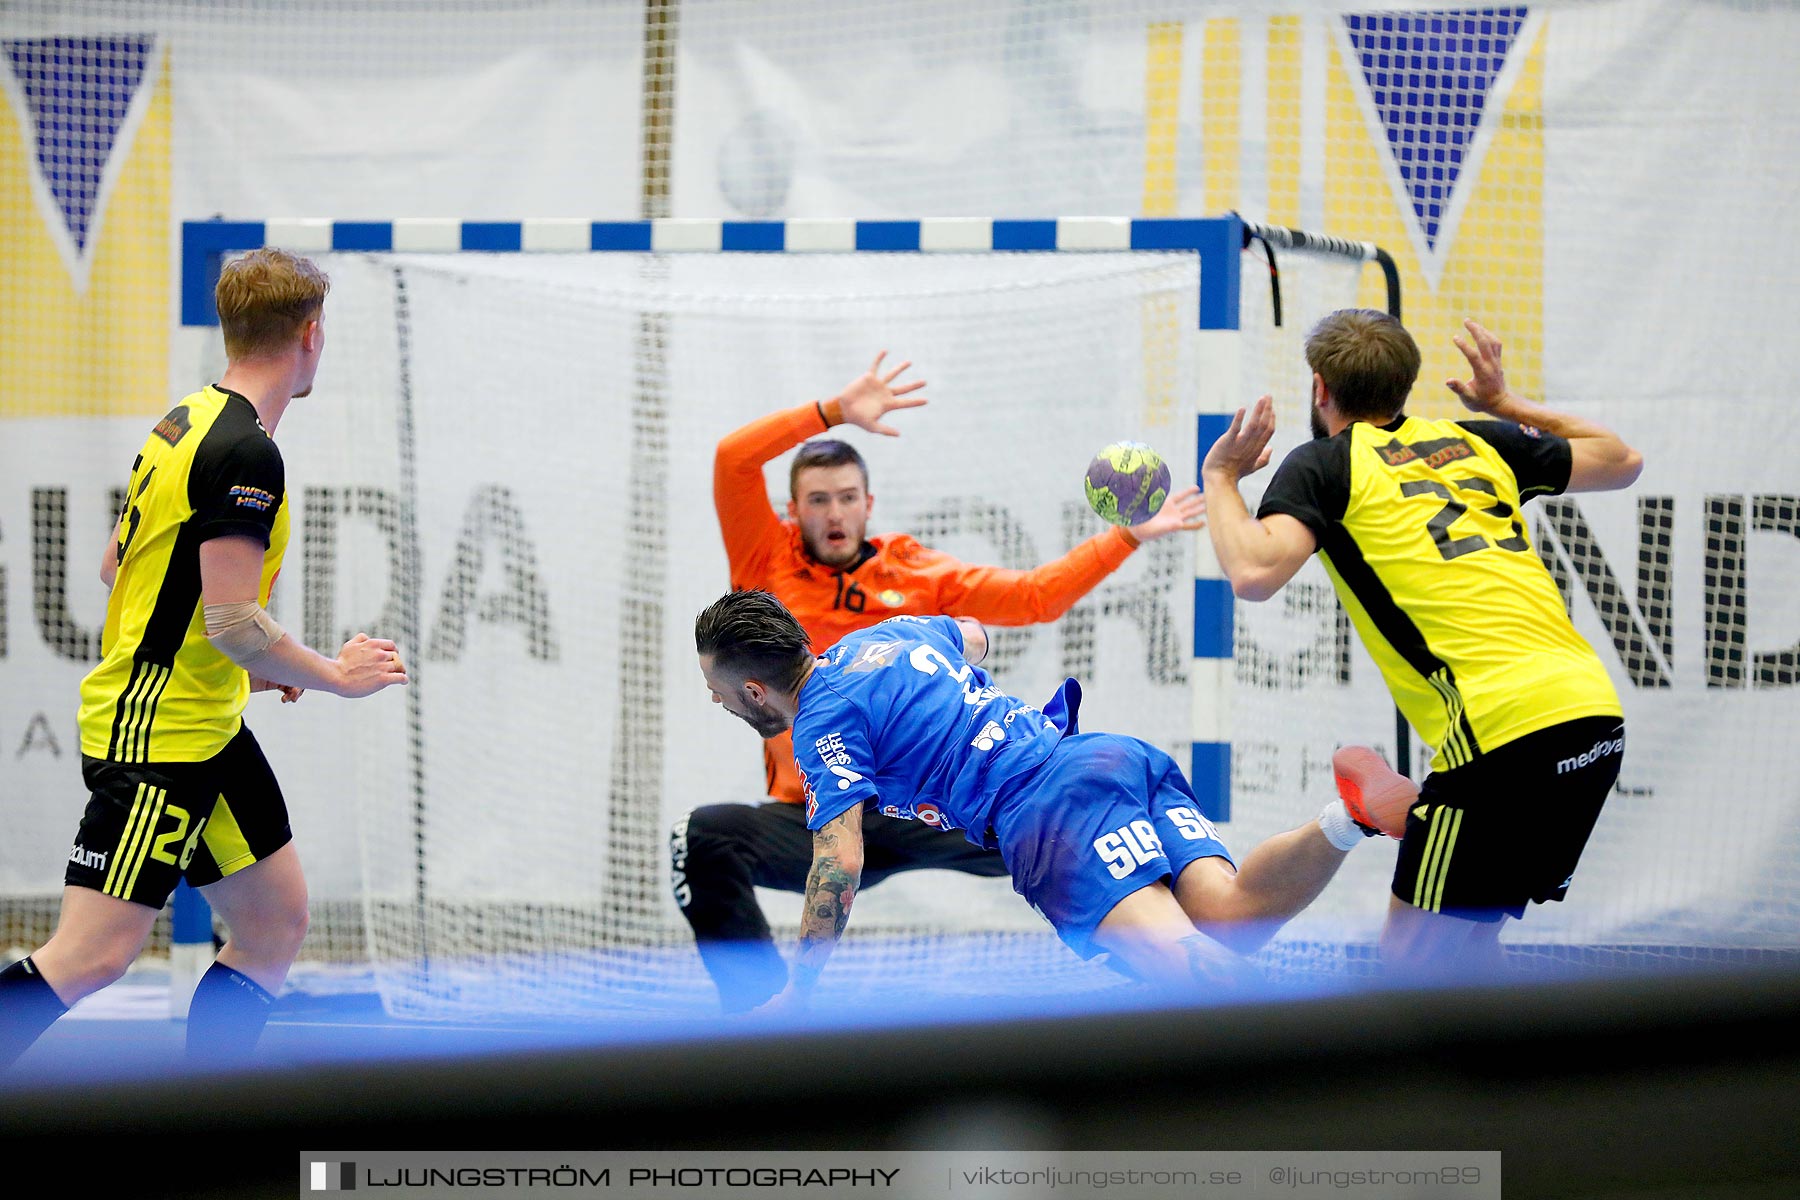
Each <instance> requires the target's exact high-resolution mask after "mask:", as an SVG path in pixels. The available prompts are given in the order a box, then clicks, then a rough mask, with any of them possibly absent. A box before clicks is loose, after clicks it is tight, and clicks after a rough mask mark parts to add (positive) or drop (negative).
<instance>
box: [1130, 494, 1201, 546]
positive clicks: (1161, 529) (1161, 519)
mask: <svg viewBox="0 0 1800 1200" xmlns="http://www.w3.org/2000/svg"><path fill="white" fill-rule="evenodd" d="M1205 528H1206V495H1205V493H1203V492H1202V491H1201V490H1200V485H1199V484H1197V483H1190V484H1188V485H1187V486H1186V487H1184V488H1182V489H1181V490H1180V491H1179V492H1175V493H1174V494H1172V495H1171V496H1169V498H1168V499H1166V500H1164V501H1163V505H1162V507H1161V508H1159V509H1157V510H1156V515H1155V516H1154V517H1151V518H1150V519H1149V520H1148V521H1143V522H1140V523H1139V524H1136V525H1133V526H1132V527H1131V534H1132V536H1133V537H1135V538H1137V540H1138V541H1140V542H1154V541H1155V540H1156V539H1157V538H1160V537H1168V536H1169V535H1170V534H1171V533H1180V532H1181V531H1182V530H1184V529H1185V530H1194V529H1205Z"/></svg>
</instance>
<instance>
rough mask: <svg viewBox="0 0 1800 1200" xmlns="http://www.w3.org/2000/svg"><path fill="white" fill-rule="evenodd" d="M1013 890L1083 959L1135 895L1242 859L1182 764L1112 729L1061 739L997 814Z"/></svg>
mask: <svg viewBox="0 0 1800 1200" xmlns="http://www.w3.org/2000/svg"><path fill="white" fill-rule="evenodd" d="M994 837H995V840H996V841H997V842H998V843H999V847H1000V854H1001V856H1002V857H1003V858H1005V860H1006V866H1007V869H1008V870H1009V871H1010V872H1011V873H1012V880H1013V890H1014V891H1016V892H1018V893H1019V895H1021V896H1023V897H1025V899H1026V900H1027V901H1029V902H1030V904H1031V906H1032V907H1033V908H1035V909H1037V911H1038V912H1039V914H1041V915H1042V916H1043V917H1044V919H1045V920H1047V921H1049V922H1050V924H1052V925H1054V926H1055V927H1056V932H1057V933H1058V934H1059V935H1060V936H1061V937H1062V940H1063V941H1064V942H1066V943H1067V944H1068V946H1069V948H1070V949H1071V950H1073V951H1075V953H1077V954H1079V955H1081V956H1082V957H1083V958H1092V957H1094V955H1096V954H1099V953H1101V950H1100V948H1099V947H1097V946H1095V945H1094V944H1093V937H1094V930H1095V929H1097V928H1099V925H1100V922H1101V921H1103V920H1105V918H1106V914H1107V913H1109V912H1111V911H1112V910H1113V908H1114V907H1115V906H1116V905H1117V904H1118V903H1119V901H1121V900H1123V899H1124V898H1125V897H1127V896H1129V895H1131V893H1133V892H1136V891H1140V890H1142V889H1143V888H1146V887H1149V886H1150V885H1151V884H1153V883H1156V882H1158V881H1159V880H1161V881H1168V880H1173V879H1176V878H1178V877H1179V876H1180V875H1181V872H1182V871H1183V870H1185V869H1186V868H1187V867H1189V866H1190V865H1192V864H1193V863H1195V862H1198V861H1199V860H1200V859H1203V858H1223V859H1224V860H1225V861H1226V862H1230V863H1232V865H1233V866H1235V865H1236V863H1235V862H1234V861H1233V859H1232V857H1231V852H1230V851H1229V850H1227V849H1226V848H1225V843H1224V842H1222V841H1220V840H1219V834H1218V831H1217V830H1216V829H1214V828H1213V826H1212V822H1210V821H1208V820H1207V819H1206V818H1205V817H1204V816H1202V815H1201V813H1200V804H1199V802H1198V801H1197V800H1195V799H1194V791H1193V788H1191V787H1189V786H1188V781H1187V778H1186V776H1184V775H1182V773H1181V768H1180V767H1179V766H1177V765H1176V763H1175V760H1174V759H1172V758H1170V757H1169V756H1168V755H1167V754H1165V753H1163V752H1162V751H1161V750H1158V749H1157V748H1156V747H1155V746H1152V745H1150V744H1149V743H1148V742H1142V741H1139V740H1138V739H1137V738H1132V737H1123V736H1121V735H1119V734H1112V733H1084V734H1079V735H1077V736H1075V737H1067V738H1064V739H1063V740H1062V742H1061V744H1059V745H1058V746H1057V747H1056V749H1055V751H1054V752H1052V753H1051V755H1050V757H1049V758H1048V759H1047V760H1046V761H1045V763H1044V765H1043V766H1042V767H1040V768H1039V769H1038V770H1036V771H1035V772H1033V773H1032V774H1030V775H1028V776H1027V777H1025V779H1023V780H1021V781H1020V782H1019V783H1018V784H1017V785H1016V786H1011V787H1009V788H1008V789H1007V791H1006V793H1005V794H1004V795H1002V797H1001V798H1000V800H999V802H998V803H997V804H996V805H995V810H994Z"/></svg>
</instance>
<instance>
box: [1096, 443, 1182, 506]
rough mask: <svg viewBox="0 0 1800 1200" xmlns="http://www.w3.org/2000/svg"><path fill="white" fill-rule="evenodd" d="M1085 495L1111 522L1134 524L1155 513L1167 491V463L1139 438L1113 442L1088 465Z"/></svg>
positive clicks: (1166, 495)
mask: <svg viewBox="0 0 1800 1200" xmlns="http://www.w3.org/2000/svg"><path fill="white" fill-rule="evenodd" d="M1086 487H1087V499H1088V504H1090V505H1091V506H1092V507H1093V509H1094V511H1095V512H1097V513H1099V514H1100V516H1101V517H1102V518H1104V519H1105V520H1107V521H1110V522H1111V523H1112V524H1114V525H1137V524H1140V523H1142V522H1144V521H1147V520H1149V519H1150V518H1151V517H1153V516H1155V515H1156V510H1157V509H1159V508H1161V507H1162V505H1163V501H1164V500H1166V499H1167V498H1168V495H1169V464H1168V463H1166V462H1164V461H1163V459H1162V455H1160V454H1158V453H1157V452H1156V451H1154V450H1152V449H1151V448H1150V447H1148V446H1146V445H1144V443H1142V442H1114V443H1113V444H1112V445H1110V446H1108V447H1107V448H1106V449H1104V450H1102V451H1100V453H1098V454H1096V455H1094V461H1093V462H1091V463H1089V464H1088V469H1087V484H1086Z"/></svg>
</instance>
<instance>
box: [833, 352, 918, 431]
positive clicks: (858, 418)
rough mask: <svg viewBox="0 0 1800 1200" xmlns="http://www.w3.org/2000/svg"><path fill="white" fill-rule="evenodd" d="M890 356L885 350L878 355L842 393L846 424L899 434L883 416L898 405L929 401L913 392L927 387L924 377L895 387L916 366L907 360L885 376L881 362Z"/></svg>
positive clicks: (913, 405)
mask: <svg viewBox="0 0 1800 1200" xmlns="http://www.w3.org/2000/svg"><path fill="white" fill-rule="evenodd" d="M886 357H887V351H886V350H883V351H882V352H881V353H880V354H877V355H876V356H875V362H874V364H873V365H871V366H870V367H869V369H868V370H867V371H865V372H863V373H862V374H861V375H859V376H857V377H856V378H855V379H853V380H851V381H850V384H849V386H848V387H846V388H845V389H844V390H843V391H842V392H840V393H838V397H837V402H838V410H839V411H840V412H842V413H843V416H844V421H845V423H846V424H849V425H854V426H856V427H857V428H858V429H866V430H868V431H869V432H870V433H879V434H882V435H884V436H886V437H899V436H900V431H899V430H898V429H895V428H894V427H893V426H891V425H887V424H884V423H883V422H882V420H881V418H882V417H884V416H886V415H887V414H888V413H890V412H893V411H894V410H895V409H897V408H918V407H919V406H921V405H923V404H925V403H927V401H926V399H925V397H923V396H914V395H912V394H911V393H913V392H916V391H918V390H919V389H920V388H922V387H924V386H925V381H924V380H923V379H915V380H913V381H911V382H910V383H903V384H901V385H900V386H899V387H895V386H894V381H895V380H896V379H899V378H900V376H901V375H902V374H904V373H905V372H906V370H907V368H909V367H911V366H912V363H910V362H903V363H901V364H900V365H899V366H897V367H895V368H894V369H893V370H891V371H889V372H887V373H886V374H885V375H884V374H882V371H881V362H882V360H883V359H885V358H886Z"/></svg>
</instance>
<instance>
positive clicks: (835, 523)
mask: <svg viewBox="0 0 1800 1200" xmlns="http://www.w3.org/2000/svg"><path fill="white" fill-rule="evenodd" d="M885 358H886V352H885V351H883V352H882V353H881V354H878V355H876V357H875V361H874V363H873V364H872V365H871V366H870V367H869V369H868V371H866V372H864V373H863V374H862V375H860V376H858V377H857V378H856V379H854V380H852V381H851V382H850V383H849V385H848V386H846V387H845V388H844V390H843V391H842V392H840V393H839V394H838V395H836V396H834V397H832V398H831V399H829V400H823V401H818V402H815V403H807V404H802V405H800V406H798V407H796V408H791V409H784V410H782V411H780V412H776V413H771V414H770V415H769V416H766V417H763V418H761V419H759V420H756V421H752V422H751V423H750V424H748V425H746V426H744V427H743V428H742V429H739V430H737V431H736V432H735V433H732V434H730V435H729V436H727V437H726V438H725V439H724V440H723V441H721V442H720V443H719V448H718V452H717V454H716V455H715V457H714V459H713V504H714V506H715V508H716V509H717V510H718V514H719V526H720V529H721V531H722V532H723V534H724V538H725V553H726V557H727V559H728V560H729V562H730V568H731V586H732V587H733V588H734V589H738V590H749V589H756V590H762V591H767V592H770V593H772V594H773V595H775V596H776V597H777V598H778V599H780V601H781V602H782V604H783V605H785V606H786V607H787V608H788V610H789V611H791V612H792V613H793V614H794V616H795V617H796V618H798V620H799V621H800V624H801V626H802V627H803V628H804V629H805V630H806V633H807V636H809V637H810V638H811V639H812V649H813V650H814V651H815V652H821V653H822V652H823V651H824V650H825V649H826V648H827V647H829V646H831V645H832V644H833V643H835V642H837V641H838V640H839V639H840V638H842V637H843V636H844V635H845V634H847V633H851V632H853V631H855V630H858V629H863V628H866V627H868V626H870V625H873V624H875V623H876V622H878V621H882V620H886V619H887V618H888V617H892V616H898V615H902V614H906V615H913V616H933V615H938V614H944V615H948V616H966V617H974V618H975V619H976V620H979V621H983V622H985V623H987V624H991V625H1032V624H1038V623H1042V622H1046V621H1054V620H1056V619H1057V618H1058V617H1060V616H1062V615H1063V614H1064V613H1065V612H1067V611H1068V610H1069V609H1070V608H1071V607H1073V606H1074V604H1075V602H1076V601H1078V600H1080V599H1081V598H1082V597H1083V596H1085V595H1086V594H1087V593H1088V592H1090V591H1092V590H1093V588H1094V587H1095V585H1097V584H1098V583H1099V582H1100V581H1101V580H1102V579H1105V578H1106V577H1107V576H1108V575H1109V574H1111V573H1112V572H1113V571H1115V570H1117V569H1118V567H1119V566H1120V564H1122V563H1123V562H1124V561H1125V560H1126V559H1127V558H1129V557H1130V556H1131V553H1132V551H1134V550H1136V549H1137V548H1138V547H1139V546H1140V545H1142V544H1143V543H1145V542H1150V541H1154V540H1156V539H1157V538H1162V537H1167V536H1169V535H1170V534H1173V533H1177V532H1182V531H1189V532H1191V531H1193V530H1197V529H1200V528H1202V527H1203V526H1204V525H1205V521H1204V519H1203V517H1204V513H1205V500H1204V498H1203V497H1202V496H1201V495H1200V489H1199V487H1198V486H1189V487H1187V488H1183V489H1181V490H1179V491H1176V492H1174V493H1172V494H1171V495H1170V496H1169V498H1168V500H1167V501H1166V502H1165V503H1164V504H1163V506H1162V508H1161V509H1160V510H1159V511H1158V512H1157V513H1156V515H1155V516H1153V517H1151V518H1150V519H1149V520H1147V521H1145V522H1143V523H1142V524H1139V525H1134V526H1131V527H1129V528H1125V527H1118V526H1115V527H1113V528H1110V529H1107V530H1105V531H1104V532H1102V533H1099V534H1096V535H1095V536H1093V537H1091V538H1089V539H1088V540H1087V541H1085V542H1083V543H1081V544H1080V545H1079V546H1076V547H1075V548H1074V549H1073V550H1071V551H1069V552H1068V553H1067V554H1065V555H1063V556H1062V557H1061V558H1058V559H1056V560H1054V561H1052V562H1048V563H1045V564H1043V565H1042V566H1040V567H1037V568H1035V569H1033V570H1029V571H1019V570H1008V569H1005V568H1001V567H991V566H976V565H974V564H970V563H964V562H959V561H958V560H957V559H955V558H952V557H951V556H950V555H948V554H944V553H942V552H941V551H937V550H933V549H931V548H929V547H926V546H922V545H920V544H919V543H918V542H917V541H916V540H914V539H913V538H912V537H909V536H908V535H906V534H903V533H890V534H881V535H877V536H875V537H870V536H868V522H869V514H870V512H871V511H872V510H873V508H874V504H875V498H874V496H873V495H872V494H871V493H870V491H869V473H868V468H867V466H866V465H865V464H864V462H863V459H862V456H861V455H860V454H858V453H857V451H856V449H855V447H853V446H850V445H848V444H847V443H845V442H841V441H835V440H827V439H819V440H815V441H807V440H806V439H808V438H811V437H813V436H814V435H816V434H820V433H824V432H825V431H826V430H828V429H831V428H832V427H833V426H837V425H854V426H856V427H857V428H859V429H863V430H866V431H868V432H870V433H875V434H880V435H883V436H886V437H897V436H898V435H899V431H898V430H896V429H894V428H892V427H891V426H889V425H887V424H886V423H885V422H884V420H883V418H884V417H886V416H887V414H888V413H890V412H893V411H895V410H896V409H907V408H918V407H920V406H922V405H924V404H925V403H926V399H925V397H924V396H922V395H919V394H918V393H919V392H920V391H921V390H922V389H923V388H924V387H925V382H924V381H923V380H912V381H908V382H901V376H902V375H904V374H905V373H906V371H907V369H908V368H909V367H911V365H912V364H911V363H902V364H900V365H899V366H897V367H894V368H891V369H888V370H885V371H884V370H883V366H882V364H883V360H884V359H885ZM802 443H804V444H803V445H802ZM797 445H798V446H800V447H801V448H800V452H799V453H798V454H796V455H795V456H794V459H793V463H792V465H791V466H790V467H789V470H788V481H789V489H790V494H791V498H790V499H789V501H788V505H787V519H786V520H783V519H781V518H780V517H778V516H777V515H776V513H775V511H774V509H773V508H771V507H770V506H769V503H768V499H767V491H766V485H765V483H764V479H763V464H765V463H767V462H768V461H770V460H771V459H773V458H776V457H777V456H779V455H782V454H785V453H786V452H787V451H789V450H791V449H793V448H794V447H795V446H797ZM763 763H764V767H765V769H766V771H767V788H768V795H769V800H768V801H767V802H765V803H761V804H709V805H705V806H703V807H700V808H696V809H694V810H693V811H692V812H691V813H689V814H688V815H687V816H686V817H684V818H682V819H681V820H680V821H679V822H677V823H676V825H675V829H674V831H673V835H672V837H671V842H670V857H671V862H672V865H673V868H674V875H673V882H674V889H675V899H676V902H677V903H678V904H680V906H681V911H682V914H683V915H684V916H685V917H687V920H688V924H689V925H691V926H692V927H693V930H694V938H695V941H696V943H697V944H698V946H699V950H700V956H701V959H702V960H703V961H704V962H705V964H706V967H707V970H708V971H709V972H710V973H711V974H712V977H713V981H714V983H716V984H717V985H718V988H719V995H720V999H721V1001H722V1003H723V1005H724V1007H725V1010H726V1011H727V1012H737V1011H743V1010H746V1009H750V1008H754V1007H756V1006H757V1005H759V1004H761V1003H763V1002H764V1001H765V1000H767V999H769V998H770V997H771V996H773V995H774V994H775V993H776V992H778V991H780V990H781V989H782V988H783V987H784V986H786V984H787V976H788V972H787V964H786V963H785V962H784V961H783V959H782V957H781V954H780V952H779V951H778V950H776V948H775V944H774V941H773V939H772V938H771V937H770V935H769V925H768V922H767V920H765V919H764V917H763V913H762V909H761V907H760V906H759V905H758V904H757V901H756V894H755V892H754V890H753V889H754V888H756V887H770V888H779V889H781V890H783V891H790V892H799V891H802V890H804V889H805V887H806V873H807V871H808V869H809V868H810V867H811V865H812V852H813V847H812V835H811V834H810V833H809V832H808V831H807V828H806V814H805V813H804V812H803V811H802V810H801V807H800V798H801V789H800V777H799V773H798V771H797V770H796V768H795V765H794V753H793V743H792V740H791V738H790V736H789V735H788V734H787V733H786V732H782V733H780V734H778V735H776V736H774V737H771V738H769V739H768V740H767V741H765V742H764V744H763ZM863 832H864V844H865V861H864V870H863V876H862V880H863V886H864V887H865V888H867V887H872V886H873V885H875V884H877V883H879V882H881V881H882V880H883V879H886V878H887V877H888V876H889V875H893V874H896V873H897V872H900V871H910V870H916V869H919V868H923V867H935V868H939V869H946V870H952V871H962V872H965V873H967V874H970V875H984V876H1002V875H1005V874H1006V873H1007V872H1006V865H1005V864H1004V863H1003V862H1001V860H1000V856H999V855H998V854H997V853H995V852H993V851H991V850H983V849H981V848H980V847H978V846H974V845H972V844H970V843H969V842H968V841H967V840H966V839H964V838H963V837H961V836H960V835H959V834H957V833H956V832H955V831H950V830H939V829H934V828H932V827H931V826H929V825H925V824H921V823H918V822H912V821H902V820H896V819H894V818H891V817H884V816H880V815H878V814H870V816H869V818H868V820H867V823H866V824H865V826H864V831H863Z"/></svg>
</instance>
